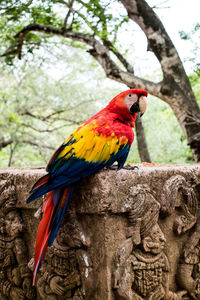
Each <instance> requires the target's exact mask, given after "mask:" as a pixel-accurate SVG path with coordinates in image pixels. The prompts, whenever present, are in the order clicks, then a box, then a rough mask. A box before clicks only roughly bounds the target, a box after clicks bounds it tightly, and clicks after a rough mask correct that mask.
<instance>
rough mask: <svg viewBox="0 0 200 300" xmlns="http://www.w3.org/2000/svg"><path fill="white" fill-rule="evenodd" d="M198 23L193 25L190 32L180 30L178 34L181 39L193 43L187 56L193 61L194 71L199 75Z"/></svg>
mask: <svg viewBox="0 0 200 300" xmlns="http://www.w3.org/2000/svg"><path fill="white" fill-rule="evenodd" d="M199 32H200V23H197V24H195V25H194V28H193V29H192V30H191V31H190V32H185V31H180V32H179V35H180V37H181V39H182V40H190V41H191V42H192V43H193V49H192V52H191V55H190V57H188V58H187V60H189V61H190V62H192V63H193V66H194V71H195V72H196V74H197V75H198V76H199V77H200V61H199V42H200V35H199Z"/></svg>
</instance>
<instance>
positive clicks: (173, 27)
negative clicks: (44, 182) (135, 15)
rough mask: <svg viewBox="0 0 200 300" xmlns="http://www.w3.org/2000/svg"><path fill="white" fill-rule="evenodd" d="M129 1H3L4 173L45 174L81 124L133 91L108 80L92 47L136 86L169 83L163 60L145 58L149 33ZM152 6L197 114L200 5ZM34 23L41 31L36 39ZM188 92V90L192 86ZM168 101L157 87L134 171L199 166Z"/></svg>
mask: <svg viewBox="0 0 200 300" xmlns="http://www.w3.org/2000/svg"><path fill="white" fill-rule="evenodd" d="M142 1H143V0H142ZM142 1H139V0H138V1H136V2H142ZM122 2H123V1H108V0H98V1H96V0H95V1H88V0H83V1H82V0H74V1H68V0H66V1H63V0H62V1H61V0H60V1H58V0H53V1H48V0H46V1H45V0H33V1H30V0H29V1H28V0H26V1H25V0H24V1H14V0H9V1H0V13H1V20H0V33H1V34H0V41H1V43H0V55H1V57H0V72H1V77H0V167H7V166H40V165H45V164H46V163H47V162H48V160H49V159H50V157H51V155H52V154H53V152H54V150H55V149H56V148H57V147H58V146H59V145H60V144H61V143H62V142H63V140H64V139H65V138H66V137H67V136H68V135H69V134H70V133H71V132H72V131H73V130H74V129H75V128H76V127H77V125H78V124H79V123H81V122H82V121H84V120H86V119H88V118H89V117H90V116H92V115H94V114H95V113H96V112H98V111H99V110H100V109H102V108H103V107H104V106H105V105H106V104H107V103H108V102H109V101H110V100H111V99H112V98H113V97H114V96H115V95H116V94H118V93H119V92H121V91H123V90H126V89H128V88H129V87H130V85H129V86H128V87H127V82H125V81H124V82H123V80H122V79H121V78H117V76H115V75H112V74H111V73H109V72H107V71H106V72H105V69H106V67H105V68H104V69H103V67H102V64H101V63H100V59H104V58H105V55H104V54H102V57H100V56H99V55H100V54H98V53H97V52H95V53H94V51H97V50H96V48H95V46H93V44H92V43H93V42H94V39H95V41H97V42H98V43H99V44H100V45H103V46H104V47H105V49H107V51H108V53H109V56H110V59H111V60H112V62H114V63H115V64H116V65H117V67H118V68H119V69H120V70H123V71H124V72H128V73H133V69H134V73H133V74H134V75H133V79H134V78H135V76H136V77H137V78H142V80H143V81H144V84H145V82H146V81H150V82H153V83H155V84H156V83H159V82H161V81H162V80H163V78H165V74H164V75H163V65H162V64H161V61H159V59H158V57H156V55H155V52H154V51H152V49H148V50H151V51H147V48H149V40H148V39H147V37H146V36H145V33H144V30H142V28H141V26H138V25H137V24H136V23H135V22H134V21H133V20H132V19H131V18H129V17H128V11H127V9H126V8H125V7H124V5H123V3H122ZM143 2H144V1H143ZM145 3H146V2H145ZM147 4H148V5H149V7H150V9H152V10H153V11H154V12H155V13H156V14H157V15H158V16H159V19H160V20H161V22H162V24H163V26H164V28H165V30H166V31H167V33H168V35H169V37H170V39H171V40H172V43H173V45H174V47H175V49H176V50H177V51H178V53H179V56H180V61H181V62H182V64H183V67H184V69H185V72H186V74H187V76H188V78H189V81H190V84H191V87H192V90H193V92H194V95H195V97H196V100H197V103H198V105H199V104H200V65H199V62H198V59H199V57H200V55H199V48H198V45H199V41H200V35H199V33H200V22H199V21H200V20H199V11H200V3H199V1H197V0H190V1H189V2H188V1H186V0H182V1H180V0H173V1H172V0H169V1H155V0H148V1H147ZM30 24H37V25H38V24H39V25H41V26H43V27H41V28H40V27H39V26H38V27H37V26H35V28H34V27H33V26H32V28H31V30H29V29H30V27H27V26H29V25H30ZM24 28H25V30H24ZM53 29H55V30H54V31H53ZM56 30H57V31H56ZM20 33H21V34H20ZM81 34H83V36H81ZM87 35H88V36H87ZM70 37H72V38H70ZM83 37H84V38H83ZM90 37H91V39H90ZM87 38H88V40H89V42H88V40H87ZM91 41H92V42H91ZM91 49H92V51H93V52H92V51H91ZM97 54H98V56H97ZM103 55H104V56H103ZM106 55H107V54H106ZM123 59H124V60H123ZM131 68H133V69H131ZM110 74H111V75H110ZM113 74H114V73H113ZM166 77H167V76H166ZM113 79H114V80H113ZM144 88H145V85H144ZM181 88H182V90H183V91H184V89H185V86H183V85H182V87H181ZM155 90H156V89H155ZM150 92H151V91H150ZM153 95H154V96H153ZM172 98H173V97H172ZM166 99H167V100H166ZM168 99H169V97H168V98H167V97H163V99H162V97H161V98H159V93H158V94H156V91H155V92H154V89H153V88H152V93H151V94H150V95H149V97H148V109H147V112H146V113H145V115H144V116H143V117H142V119H141V120H142V123H143V126H142V130H143V129H144V132H142V137H145V140H146V143H145V146H144V147H145V148H146V151H147V152H148V155H149V156H148V157H146V156H145V155H146V154H142V153H140V152H139V151H138V143H137V137H136V138H135V141H134V143H133V146H132V149H131V151H130V155H129V157H128V162H129V163H139V162H140V161H141V160H142V161H144V160H147V161H151V162H154V163H195V160H194V156H193V153H192V150H191V147H190V145H188V143H189V142H190V141H189V137H188V134H187V133H186V132H184V128H183V127H184V126H181V124H180V119H177V116H176V113H174V110H173V105H171V104H170V103H171V102H170V101H171V100H170V101H168ZM172 101H175V100H174V99H172ZM188 101H189V99H188ZM169 102H170V103H169ZM196 119H197V120H196V123H197V124H200V119H198V118H196ZM140 125H141V124H139V126H138V132H137V136H139V134H140ZM197 133H198V132H197ZM142 147H143V146H142ZM140 151H142V150H140ZM196 162H198V159H196Z"/></svg>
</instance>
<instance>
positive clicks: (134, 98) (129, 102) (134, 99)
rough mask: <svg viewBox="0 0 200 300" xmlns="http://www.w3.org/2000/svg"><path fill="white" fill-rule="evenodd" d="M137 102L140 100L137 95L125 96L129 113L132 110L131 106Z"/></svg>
mask: <svg viewBox="0 0 200 300" xmlns="http://www.w3.org/2000/svg"><path fill="white" fill-rule="evenodd" d="M137 100H138V96H137V95H136V94H131V93H130V94H128V95H126V96H125V98H124V102H125V104H126V106H127V108H128V110H129V111H130V109H131V106H132V105H133V104H134V103H135V102H137Z"/></svg>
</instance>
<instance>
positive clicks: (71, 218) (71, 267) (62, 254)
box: [36, 211, 91, 300]
mask: <svg viewBox="0 0 200 300" xmlns="http://www.w3.org/2000/svg"><path fill="white" fill-rule="evenodd" d="M89 244H90V241H89V238H88V237H87V236H86V235H85V233H84V231H83V228H82V226H81V224H80V223H79V222H78V220H77V217H76V214H75V212H74V211H72V212H71V213H70V214H68V215H67V216H66V218H65V221H64V222H63V225H62V227H61V228H60V229H59V231H58V233H57V237H56V240H55V241H54V244H53V246H52V247H51V248H49V249H48V252H47V255H46V258H45V260H44V262H43V265H42V267H41V270H40V272H39V276H38V278H39V279H38V280H37V283H36V287H37V290H38V293H39V295H40V297H41V299H44V300H62V299H63V300H83V299H85V287H84V284H85V282H86V281H87V280H89V276H90V272H91V263H90V261H89V258H88V254H87V247H88V246H89Z"/></svg>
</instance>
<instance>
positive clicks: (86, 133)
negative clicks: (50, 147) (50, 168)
mask: <svg viewBox="0 0 200 300" xmlns="http://www.w3.org/2000/svg"><path fill="white" fill-rule="evenodd" d="M97 126H99V125H96V124H94V123H92V124H87V125H85V126H80V127H79V128H78V129H77V130H76V131H74V133H73V134H72V135H71V136H70V137H69V138H68V139H66V140H65V143H66V144H67V143H68V145H66V146H65V148H64V149H63V150H62V151H61V152H60V154H59V156H58V158H63V159H66V160H67V159H69V158H70V157H71V156H72V155H73V156H74V157H76V158H79V159H83V160H85V161H88V162H94V163H95V162H103V161H104V162H105V161H108V160H109V159H110V158H111V155H113V154H116V153H117V152H118V151H119V148H120V146H122V145H123V147H125V145H126V144H127V142H128V139H127V138H126V137H123V138H118V137H117V136H116V135H115V134H114V133H112V134H111V135H110V136H106V135H104V134H102V133H99V132H97V131H96V130H95V128H96V127H97ZM71 139H73V141H72V143H70V140H71Z"/></svg>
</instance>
